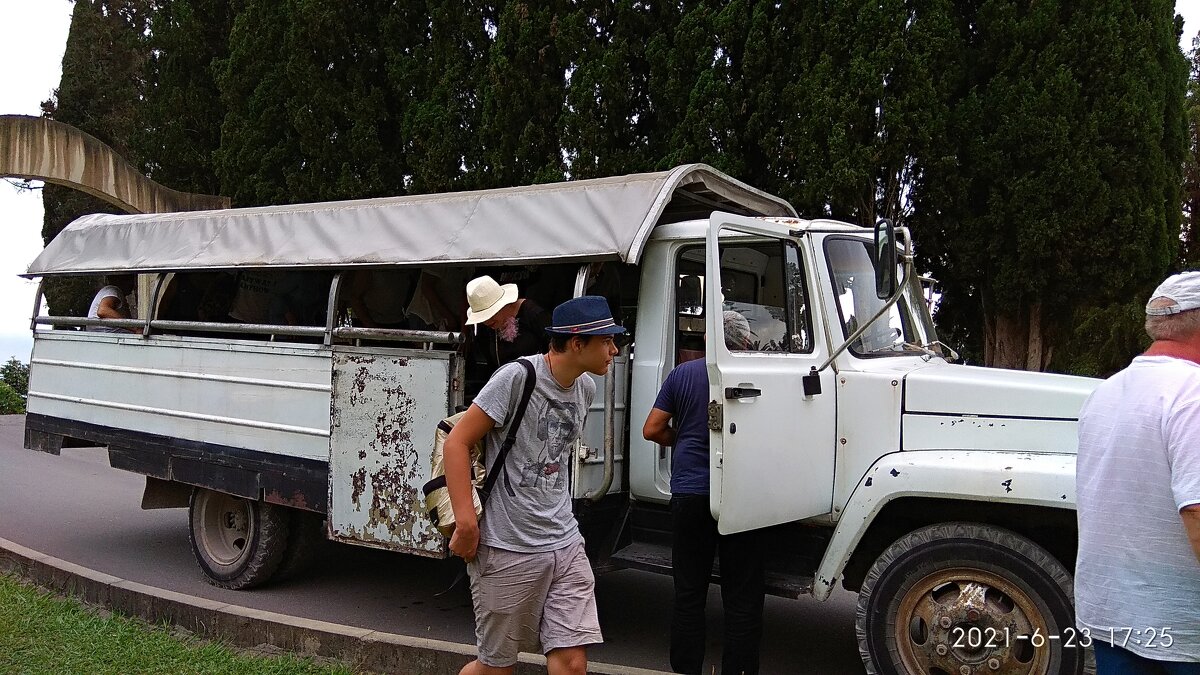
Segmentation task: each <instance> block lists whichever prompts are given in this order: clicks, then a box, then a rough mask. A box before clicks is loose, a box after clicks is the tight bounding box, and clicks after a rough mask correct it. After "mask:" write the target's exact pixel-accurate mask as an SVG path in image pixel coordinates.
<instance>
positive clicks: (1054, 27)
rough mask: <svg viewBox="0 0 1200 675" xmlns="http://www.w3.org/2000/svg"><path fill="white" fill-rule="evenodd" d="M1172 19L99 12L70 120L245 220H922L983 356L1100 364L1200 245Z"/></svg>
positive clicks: (250, 5)
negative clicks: (557, 190) (415, 197)
mask: <svg viewBox="0 0 1200 675" xmlns="http://www.w3.org/2000/svg"><path fill="white" fill-rule="evenodd" d="M1179 29H1180V26H1179V24H1178V23H1177V20H1176V18H1175V16H1174V11H1173V5H1172V3H1171V2H1169V0H1134V1H1133V2H1129V1H1125V0H1121V1H1119V0H1103V1H1102V2H1099V3H1091V4H1089V5H1087V6H1079V5H1078V4H1077V3H1075V4H1072V3H1068V2H1065V1H1064V0H1050V1H1048V2H1039V3H1032V4H1031V3H1028V2H1023V1H1020V0H964V1H959V2H956V1H954V0H881V1H880V2H876V3H870V4H867V5H864V4H863V3H861V2H849V1H847V0H834V1H830V2H820V3H779V2H775V1H774V0H689V1H688V2H682V3H680V2H675V3H656V2H641V1H636V0H549V1H547V2H538V3H534V2H528V0H524V1H522V0H402V1H400V2H393V1H391V0H347V1H345V2H338V3H331V2H325V1H323V0H235V1H224V0H78V2H77V5H76V18H75V24H74V25H73V27H72V33H71V38H70V44H69V45H68V50H67V56H66V57H65V58H64V66H65V67H64V73H63V84H62V86H61V87H60V91H59V94H58V106H59V107H58V110H57V111H56V112H55V113H54V115H55V118H56V119H61V120H62V121H67V122H69V123H72V124H75V125H76V126H79V127H81V128H83V129H84V130H86V131H89V132H92V133H94V134H96V135H97V136H99V137H101V138H102V139H103V140H106V141H108V142H110V144H112V145H113V146H114V147H116V148H118V149H119V150H121V151H123V152H127V153H128V156H129V158H130V159H131V161H134V162H136V163H140V164H141V165H142V166H144V167H145V168H146V170H147V171H148V172H149V173H150V174H151V175H152V176H154V177H155V178H156V179H158V180H160V181H161V182H164V183H166V184H168V185H170V186H171V187H175V188H178V189H185V190H196V191H203V192H214V191H216V192H220V193H222V194H226V195H229V196H231V197H232V198H233V199H234V202H235V204H236V205H239V206H245V205H257V204H276V203H290V202H300V201H312V200H328V199H343V198H357V197H371V196H379V195H395V194H407V193H424V192H436V191H445V190H459V189H476V188H486V187H497V186H507V185H515V184H523V183H535V182H544V181H552V180H561V179H563V178H569V177H574V178H585V177H594V176H602V175H615V174H622V173H632V172H638V171H650V170H657V169H663V168H667V167H670V166H673V165H676V164H681V163H687V162H707V163H709V164H712V165H714V166H716V167H717V168H719V169H722V170H724V171H727V172H729V173H731V174H733V175H734V176H736V177H738V178H740V179H742V180H744V181H746V182H748V183H750V184H752V185H755V186H757V187H760V188H762V189H765V190H768V191H770V192H773V193H776V194H779V195H781V196H783V197H785V198H787V199H789V200H790V201H792V202H793V203H794V204H796V205H797V207H798V208H799V210H800V211H801V213H803V214H805V215H807V216H814V217H815V216H831V217H836V218H841V219H845V220H849V221H852V222H859V223H864V224H870V223H873V222H874V221H875V220H876V219H877V218H880V217H889V218H893V219H895V220H897V221H898V222H899V223H900V224H903V225H907V226H910V227H911V228H912V231H913V233H914V235H915V238H916V241H917V244H918V247H919V251H920V253H921V260H920V265H921V268H922V269H923V270H926V271H930V272H932V273H933V274H934V276H936V277H937V278H939V279H940V280H941V282H942V287H941V291H942V296H941V297H942V302H941V309H940V312H939V317H938V320H939V324H940V326H941V327H942V329H943V330H944V332H945V333H946V334H947V335H948V336H950V337H951V340H950V341H951V342H952V343H953V344H954V345H955V346H956V347H960V346H961V347H964V348H965V351H966V352H967V353H968V354H971V355H972V356H973V357H974V360H977V361H981V362H987V363H989V364H994V365H1004V366H1011V367H1020V368H1032V369H1044V368H1047V367H1055V368H1059V369H1072V370H1077V371H1081V372H1103V371H1104V370H1105V369H1106V368H1109V367H1110V366H1111V365H1112V364H1119V363H1121V362H1122V361H1124V360H1127V359H1128V357H1129V356H1130V354H1131V352H1132V351H1135V350H1136V349H1137V348H1138V347H1137V346H1138V345H1139V340H1140V338H1138V337H1137V335H1138V332H1137V330H1135V326H1134V323H1132V322H1133V321H1134V320H1135V319H1136V316H1134V315H1135V314H1136V312H1132V310H1130V308H1131V307H1133V305H1132V304H1131V303H1133V300H1132V299H1131V298H1138V299H1139V300H1140V299H1141V296H1142V294H1144V292H1145V291H1146V290H1148V288H1147V287H1152V286H1153V284H1154V283H1155V282H1157V280H1158V279H1160V278H1161V276H1162V274H1163V273H1165V272H1166V270H1167V269H1168V267H1169V266H1170V265H1171V264H1173V262H1176V260H1177V258H1176V255H1177V250H1176V249H1177V240H1178V237H1177V234H1178V233H1180V232H1181V231H1182V232H1184V234H1185V235H1186V234H1188V233H1189V232H1190V231H1191V229H1192V228H1190V221H1189V222H1187V223H1184V222H1182V221H1181V209H1180V204H1181V203H1184V198H1183V194H1182V192H1181V187H1182V186H1183V185H1184V176H1183V175H1182V167H1183V166H1184V164H1185V158H1186V155H1187V142H1186V138H1187V129H1188V128H1189V127H1188V124H1189V122H1188V120H1189V119H1190V120H1191V122H1190V125H1191V126H1190V128H1191V129H1192V130H1193V136H1192V138H1193V139H1194V138H1195V129H1196V128H1197V122H1196V120H1197V119H1200V113H1197V112H1196V110H1197V109H1198V108H1197V104H1196V102H1195V98H1194V96H1195V95H1194V93H1193V95H1192V98H1191V99H1188V100H1189V101H1190V103H1186V104H1185V86H1186V81H1187V61H1186V60H1185V59H1184V57H1183V55H1182V54H1181V52H1180V50H1179V48H1178V46H1177V40H1178V31H1179ZM93 52H94V53H93ZM1195 79H1196V78H1195V74H1193V82H1194V81H1195ZM1193 86H1196V85H1195V84H1193ZM1189 116H1190V117H1189ZM1195 148H1196V144H1195V141H1194V140H1193V145H1192V154H1193V155H1195V153H1196V150H1195ZM1194 166H1195V163H1194V162H1193V167H1194ZM1189 175H1196V172H1195V171H1193V172H1192V173H1191V174H1189ZM1196 183H1197V181H1196V180H1195V179H1191V181H1190V183H1189V184H1190V185H1192V186H1193V187H1191V188H1189V195H1190V196H1189V198H1188V199H1189V201H1188V202H1187V203H1188V204H1189V205H1191V208H1189V211H1188V213H1189V214H1194V213H1196V212H1197V208H1200V207H1197V206H1195V205H1196V204H1200V198H1197V197H1195V195H1196V194H1200V188H1195V187H1194V185H1195V184H1196ZM60 199H61V198H60V197H55V200H60ZM47 203H48V206H51V200H50V198H49V193H48V199H47ZM53 207H54V208H53V209H48V213H51V212H52V215H48V218H53V219H54V222H56V223H58V224H59V226H61V224H62V223H63V222H65V220H63V219H64V218H68V217H70V215H71V214H72V213H73V212H74V211H73V209H74V208H75V207H71V208H67V207H66V206H65V205H62V204H58V203H57V202H56V203H55V204H54V205H53ZM48 222H50V221H48ZM54 231H57V230H56V229H54V228H53V227H49V226H48V230H47V234H48V235H49V234H52V233H53V232H54ZM1186 255H1187V254H1185V257H1186Z"/></svg>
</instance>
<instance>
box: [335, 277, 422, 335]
mask: <svg viewBox="0 0 1200 675" xmlns="http://www.w3.org/2000/svg"><path fill="white" fill-rule="evenodd" d="M419 275H420V272H419V271H416V270H403V269H401V270H398V269H373V270H354V271H353V272H351V273H349V274H348V275H346V276H347V279H346V281H347V288H346V303H347V304H348V305H349V307H350V311H351V312H352V313H353V315H354V325H355V326H358V327H361V328H393V329H406V328H411V327H412V326H411V325H410V323H409V320H408V305H409V303H410V302H412V297H413V294H414V293H415V292H416V289H417V277H418V276H419Z"/></svg>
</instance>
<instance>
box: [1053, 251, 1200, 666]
mask: <svg viewBox="0 0 1200 675" xmlns="http://www.w3.org/2000/svg"><path fill="white" fill-rule="evenodd" d="M1145 327H1146V333H1148V334H1149V335H1150V337H1151V338H1152V339H1153V340H1154V342H1153V343H1152V344H1151V345H1150V348H1149V349H1147V350H1146V352H1145V353H1144V354H1142V355H1141V356H1138V357H1137V358H1135V359H1134V360H1133V363H1131V364H1129V367H1127V368H1126V369H1125V370H1122V371H1121V372H1119V373H1117V374H1116V375H1114V376H1112V377H1111V378H1109V379H1108V380H1106V381H1104V382H1103V383H1101V384H1100V386H1099V387H1097V388H1096V390H1095V391H1094V392H1093V393H1092V395H1091V396H1090V397H1089V398H1088V400H1087V402H1086V403H1084V405H1083V410H1082V412H1081V413H1080V418H1079V455H1078V458H1077V468H1076V477H1075V480H1076V492H1077V494H1078V497H1077V510H1078V517H1079V555H1078V559H1077V562H1076V568H1075V606H1076V611H1077V616H1078V622H1079V627H1080V632H1081V634H1083V633H1084V631H1085V630H1086V632H1087V633H1090V638H1091V640H1092V643H1093V644H1094V645H1095V647H1096V668H1097V669H1096V672H1097V674H1098V675H1113V674H1116V673H1121V674H1135V675H1140V674H1142V673H1155V674H1162V675H1183V674H1188V675H1200V272H1185V273H1183V274H1176V275H1174V276H1172V277H1169V278H1168V279H1167V280H1166V281H1164V282H1163V283H1162V285H1160V286H1159V287H1158V288H1157V289H1155V291H1154V293H1153V294H1151V296H1150V301H1149V302H1148V303H1146V325H1145Z"/></svg>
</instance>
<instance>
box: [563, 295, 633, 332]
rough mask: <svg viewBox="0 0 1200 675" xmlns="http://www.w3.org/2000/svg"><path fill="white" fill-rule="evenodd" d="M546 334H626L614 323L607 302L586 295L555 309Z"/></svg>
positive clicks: (596, 296)
mask: <svg viewBox="0 0 1200 675" xmlns="http://www.w3.org/2000/svg"><path fill="white" fill-rule="evenodd" d="M546 332H547V333H558V334H560V335H616V334H618V333H624V332H625V329H624V328H622V327H621V326H618V325H617V323H616V322H615V321H613V318H612V312H610V311H608V301H607V300H605V299H604V298H602V297H600V296H599V295H584V296H581V297H578V298H572V299H570V300H568V301H566V302H564V303H562V304H561V305H559V306H558V307H555V308H554V314H553V316H552V320H551V325H550V326H549V327H548V328H546Z"/></svg>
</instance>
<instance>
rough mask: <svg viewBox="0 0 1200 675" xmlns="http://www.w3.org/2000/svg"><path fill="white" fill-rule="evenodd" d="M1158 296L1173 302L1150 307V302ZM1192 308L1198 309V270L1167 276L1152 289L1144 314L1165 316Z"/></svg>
mask: <svg viewBox="0 0 1200 675" xmlns="http://www.w3.org/2000/svg"><path fill="white" fill-rule="evenodd" d="M1159 298H1166V299H1168V300H1171V301H1173V302H1174V303H1175V304H1173V305H1166V306H1163V307H1151V306H1150V304H1151V303H1152V302H1154V301H1155V300H1158V299H1159ZM1193 309H1200V272H1183V273H1181V274H1175V275H1172V276H1169V277H1167V280H1166V281H1164V282H1162V283H1161V284H1159V285H1158V288H1156V289H1154V292H1153V293H1151V294H1150V300H1149V301H1148V302H1147V303H1146V314H1148V315H1149V316H1166V315H1168V314H1178V313H1180V312H1187V311H1190V310H1193Z"/></svg>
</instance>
